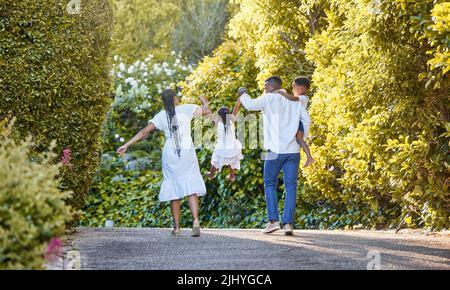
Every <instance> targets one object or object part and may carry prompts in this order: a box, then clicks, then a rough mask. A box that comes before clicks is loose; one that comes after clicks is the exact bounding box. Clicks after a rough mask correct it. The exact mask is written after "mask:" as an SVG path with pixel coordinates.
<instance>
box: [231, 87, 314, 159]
mask: <svg viewBox="0 0 450 290" xmlns="http://www.w3.org/2000/svg"><path fill="white" fill-rule="evenodd" d="M240 99H241V103H242V105H243V106H244V108H246V109H247V110H249V111H262V114H263V122H264V148H265V149H266V150H270V151H272V152H275V153H279V154H287V153H298V152H300V145H299V144H298V143H297V140H296V134H297V131H298V128H299V123H300V121H302V123H303V128H304V130H305V132H304V138H305V139H306V138H307V137H308V134H309V128H310V125H311V119H310V117H309V114H308V111H307V110H306V109H305V108H304V107H303V106H302V104H301V103H300V102H294V101H290V100H288V99H287V98H285V97H283V96H282V95H280V94H274V93H268V94H264V95H262V96H261V97H259V98H257V99H252V98H250V96H249V95H248V94H243V95H242V96H241V98H240Z"/></svg>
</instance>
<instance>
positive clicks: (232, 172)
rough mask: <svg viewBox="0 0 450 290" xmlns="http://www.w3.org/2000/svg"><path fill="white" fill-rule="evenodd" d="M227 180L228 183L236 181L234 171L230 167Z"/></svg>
mask: <svg viewBox="0 0 450 290" xmlns="http://www.w3.org/2000/svg"><path fill="white" fill-rule="evenodd" d="M228 179H229V180H230V181H235V180H236V174H235V170H234V168H231V166H230V177H229V178H228Z"/></svg>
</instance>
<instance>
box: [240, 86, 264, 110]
mask: <svg viewBox="0 0 450 290" xmlns="http://www.w3.org/2000/svg"><path fill="white" fill-rule="evenodd" d="M238 96H239V98H240V100H241V103H242V106H244V108H246V109H247V110H249V111H262V110H263V109H264V108H265V107H266V106H267V102H268V97H267V95H262V96H261V97H259V98H256V99H252V98H250V96H249V95H248V94H247V89H245V88H239V90H238Z"/></svg>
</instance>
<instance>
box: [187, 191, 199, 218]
mask: <svg viewBox="0 0 450 290" xmlns="http://www.w3.org/2000/svg"><path fill="white" fill-rule="evenodd" d="M189 208H190V209H191V213H192V218H193V219H194V221H195V220H198V196H197V195H196V194H193V195H190V196H189Z"/></svg>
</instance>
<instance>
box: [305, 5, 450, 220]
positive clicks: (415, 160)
mask: <svg viewBox="0 0 450 290" xmlns="http://www.w3.org/2000/svg"><path fill="white" fill-rule="evenodd" d="M438 2H439V1H438ZM332 3H333V4H334V5H333V6H332V9H331V10H330V11H329V12H328V13H327V16H328V23H329V25H328V28H327V29H326V30H325V31H324V32H323V33H321V34H317V35H316V36H314V37H313V38H312V39H310V41H309V43H308V45H307V50H306V52H307V56H308V58H309V59H310V60H311V61H312V62H313V63H314V64H315V65H316V69H315V71H314V75H313V83H314V85H315V87H316V93H315V94H314V99H313V102H312V105H311V111H310V112H311V116H312V120H313V127H312V130H311V131H312V144H313V145H312V148H311V149H312V151H313V152H314V155H315V156H316V158H317V160H318V162H317V164H316V166H314V167H312V168H311V169H309V170H307V171H306V174H305V176H306V179H307V182H308V185H310V186H311V190H309V191H307V192H306V198H307V199H310V200H323V201H326V202H328V203H331V204H332V205H333V207H334V208H344V209H345V208H351V207H352V208H355V209H356V210H358V211H359V212H360V214H359V216H358V219H357V221H365V222H364V223H367V224H369V225H373V226H395V225H398V224H400V223H401V221H404V222H405V223H406V224H407V225H408V226H422V227H426V228H430V229H443V228H448V226H449V225H450V220H449V215H448V214H449V212H450V195H449V192H448V172H449V171H448V170H449V155H448V152H449V147H448V144H449V143H448V142H449V131H448V130H449V129H450V124H449V111H448V108H449V94H448V92H449V91H450V85H449V80H448V74H447V76H446V77H445V74H446V66H445V63H441V64H440V65H439V66H438V67H433V63H434V62H435V58H436V54H430V53H428V52H427V50H428V49H431V50H432V51H433V47H436V46H437V47H438V48H437V50H438V51H441V50H443V51H445V52H446V55H447V57H448V54H449V52H448V49H449V47H448V46H449V43H448V40H447V43H441V42H439V41H436V39H435V38H436V37H435V36H434V34H433V36H432V37H429V36H428V33H430V31H433V29H429V28H426V29H424V31H426V33H425V34H422V31H421V30H420V29H418V28H417V27H416V26H413V25H411V19H415V18H417V17H419V19H420V18H421V17H423V18H426V19H429V20H430V21H428V22H424V23H426V25H427V26H433V25H436V24H437V23H440V20H439V18H438V17H435V18H434V17H433V18H434V22H433V21H432V20H431V18H432V17H431V15H430V13H432V11H435V10H436V7H438V6H439V5H441V4H439V3H436V2H434V1H406V2H405V1H384V2H382V3H381V4H379V5H376V6H374V7H372V6H370V5H372V4H374V3H375V2H372V1H351V2H348V1H333V2H332ZM375 4H376V3H375ZM419 8H420V9H419ZM422 13H424V14H425V15H424V14H422ZM448 33H449V32H448V31H446V32H444V34H446V35H447V37H448ZM437 36H438V37H440V39H444V38H445V37H443V35H442V34H439V33H437ZM447 39H448V38H447ZM444 47H445V48H444ZM437 53H439V52H437ZM430 55H431V57H430ZM429 75H431V76H433V75H434V76H438V77H431V78H429V79H427V76H429ZM317 191H318V192H317ZM357 221H355V222H357Z"/></svg>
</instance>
